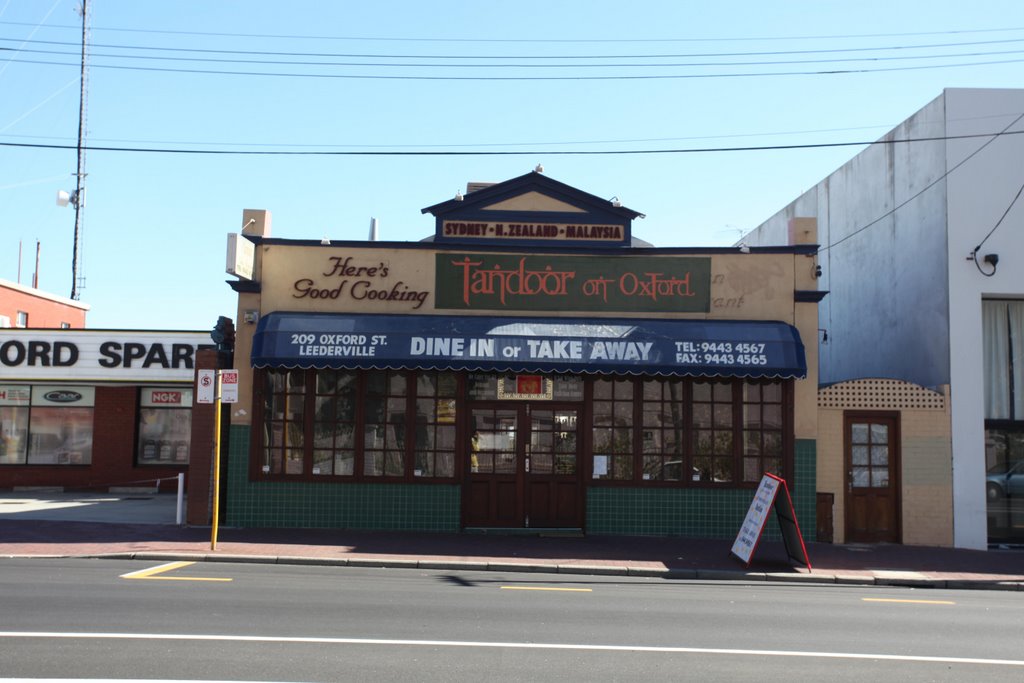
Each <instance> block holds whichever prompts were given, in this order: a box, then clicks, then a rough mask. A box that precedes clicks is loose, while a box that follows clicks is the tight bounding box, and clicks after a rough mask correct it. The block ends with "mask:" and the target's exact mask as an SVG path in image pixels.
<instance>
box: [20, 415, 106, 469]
mask: <svg viewBox="0 0 1024 683" xmlns="http://www.w3.org/2000/svg"><path fill="white" fill-rule="evenodd" d="M92 411H93V409H92V408H50V407H34V408H33V409H32V419H31V422H30V425H29V441H28V464H29V465H88V464H89V463H91V462H92Z"/></svg>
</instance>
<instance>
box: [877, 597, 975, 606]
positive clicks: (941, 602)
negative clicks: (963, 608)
mask: <svg viewBox="0 0 1024 683" xmlns="http://www.w3.org/2000/svg"><path fill="white" fill-rule="evenodd" d="M861 600H863V601H864V602H909V603H913V604H916V605H955V604H956V603H955V602H953V601H952V600H899V599H896V598H861Z"/></svg>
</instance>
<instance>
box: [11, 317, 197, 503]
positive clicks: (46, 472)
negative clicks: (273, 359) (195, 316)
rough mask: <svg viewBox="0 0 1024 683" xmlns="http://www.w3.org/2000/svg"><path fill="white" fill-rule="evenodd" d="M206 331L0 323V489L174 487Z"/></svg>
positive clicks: (184, 453)
mask: <svg viewBox="0 0 1024 683" xmlns="http://www.w3.org/2000/svg"><path fill="white" fill-rule="evenodd" d="M209 342H210V337H209V333H201V332H154V331H126V330H60V329H25V330H19V329H9V330H0V488H4V489H18V488H38V487H45V488H58V489H67V490H83V489H93V490H110V489H114V488H119V487H128V488H134V487H145V488H153V487H157V486H159V484H160V483H161V482H163V483H164V486H163V488H164V489H165V490H172V489H173V485H174V482H173V480H174V479H175V478H176V477H177V474H178V473H180V472H186V471H187V469H188V464H189V461H190V454H191V449H192V444H191V441H192V406H193V386H192V384H193V382H194V379H195V360H196V355H197V353H198V351H199V349H201V348H204V347H209V346H210V344H209Z"/></svg>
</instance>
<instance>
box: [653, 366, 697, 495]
mask: <svg viewBox="0 0 1024 683" xmlns="http://www.w3.org/2000/svg"><path fill="white" fill-rule="evenodd" d="M685 388H686V385H685V384H684V382H683V380H681V379H649V380H645V381H644V383H643V427H642V442H643V447H642V448H643V470H642V472H643V474H642V477H643V480H644V481H683V480H684V479H688V478H689V479H692V477H693V475H692V474H689V473H688V472H689V469H690V468H689V467H688V462H687V461H688V459H689V458H688V456H687V452H686V451H687V449H686V434H687V426H686V403H685V399H684V391H685Z"/></svg>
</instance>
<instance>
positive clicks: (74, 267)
mask: <svg viewBox="0 0 1024 683" xmlns="http://www.w3.org/2000/svg"><path fill="white" fill-rule="evenodd" d="M88 35H89V0H82V67H81V72H80V74H79V78H80V79H81V80H80V84H79V86H80V87H79V95H78V166H77V169H76V170H75V204H74V206H75V235H74V241H73V243H72V246H71V298H72V299H75V300H77V299H78V297H79V288H78V284H79V279H80V278H81V277H82V275H81V273H80V272H79V261H81V255H80V254H79V251H80V249H81V243H82V209H83V208H85V207H84V204H85V194H84V193H83V192H82V178H83V177H84V176H85V148H84V145H83V143H84V141H85V98H86V94H87V92H88V90H87V87H88V85H87V83H86V61H85V60H86V56H87V55H86V45H87V39H88Z"/></svg>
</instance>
